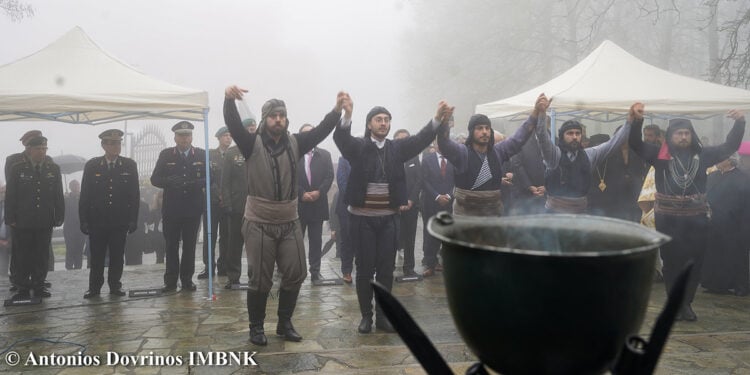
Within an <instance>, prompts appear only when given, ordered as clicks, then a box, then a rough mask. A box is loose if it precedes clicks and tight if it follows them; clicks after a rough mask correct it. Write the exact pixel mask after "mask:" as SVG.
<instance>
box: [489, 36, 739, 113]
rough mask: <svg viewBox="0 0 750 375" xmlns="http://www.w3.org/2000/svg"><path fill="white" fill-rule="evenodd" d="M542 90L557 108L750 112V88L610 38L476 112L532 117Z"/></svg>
mask: <svg viewBox="0 0 750 375" xmlns="http://www.w3.org/2000/svg"><path fill="white" fill-rule="evenodd" d="M540 93H545V94H546V95H547V97H550V98H552V99H553V100H552V104H551V108H553V109H554V110H555V111H556V112H576V111H578V112H584V113H589V114H595V113H615V114H624V113H627V111H628V109H629V108H630V106H631V105H632V104H633V103H634V102H637V101H638V102H642V103H644V104H645V106H646V112H647V113H648V114H651V115H689V114H690V115H696V114H704V115H705V114H718V113H724V112H726V111H728V110H730V109H732V108H737V109H742V110H750V91H748V90H742V89H739V88H734V87H728V86H722V85H719V84H715V83H711V82H706V81H701V80H698V79H695V78H690V77H685V76H681V75H679V74H675V73H672V72H669V71H666V70H663V69H659V68H657V67H655V66H653V65H649V64H647V63H645V62H643V61H641V60H639V59H637V58H636V57H635V56H633V55H631V54H629V53H628V52H626V51H625V50H623V49H622V48H620V47H619V46H617V45H616V44H614V43H612V42H611V41H608V40H606V41H604V42H603V43H602V44H601V45H600V46H599V47H597V48H596V49H595V50H594V51H593V52H591V54H589V55H588V56H587V57H586V58H585V59H583V60H582V61H581V62H579V63H578V64H577V65H575V66H573V67H572V68H570V69H569V70H568V71H566V72H565V73H562V74H561V75H559V76H557V77H555V78H554V79H552V80H550V81H548V82H547V83H544V84H542V85H540V86H537V87H535V88H533V89H531V90H528V91H526V92H523V93H521V94H518V95H516V96H513V97H510V98H506V99H502V100H498V101H495V102H491V103H485V104H480V105H478V106H477V107H476V113H483V114H485V115H487V116H488V117H490V118H502V117H517V116H522V115H528V114H529V113H531V110H532V109H533V107H534V103H535V102H536V98H537V96H539V94H540Z"/></svg>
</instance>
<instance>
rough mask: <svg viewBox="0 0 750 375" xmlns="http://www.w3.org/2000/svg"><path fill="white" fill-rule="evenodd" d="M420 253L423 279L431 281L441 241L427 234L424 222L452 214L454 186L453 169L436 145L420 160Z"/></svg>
mask: <svg viewBox="0 0 750 375" xmlns="http://www.w3.org/2000/svg"><path fill="white" fill-rule="evenodd" d="M420 169H421V172H422V223H423V225H424V226H423V230H422V249H423V251H424V258H422V265H423V266H424V271H423V273H422V276H424V277H430V276H433V275H435V271H437V270H440V263H438V258H437V255H438V252H439V251H440V241H439V240H438V239H436V238H435V237H432V236H431V235H430V234H429V233H428V232H427V222H428V221H429V219H430V217H432V216H434V215H435V214H437V213H438V212H440V211H448V212H453V199H454V197H453V188H454V186H455V180H454V174H455V169H454V168H453V164H451V163H450V162H449V161H448V159H446V158H445V157H444V156H443V154H441V153H440V148H439V147H438V145H437V143H435V152H433V153H429V154H427V155H425V157H424V159H422V167H421V168H420Z"/></svg>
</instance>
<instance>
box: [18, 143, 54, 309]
mask: <svg viewBox="0 0 750 375" xmlns="http://www.w3.org/2000/svg"><path fill="white" fill-rule="evenodd" d="M6 204H7V206H6V208H5V223H6V224H8V225H10V227H11V231H12V236H13V241H14V243H15V245H14V246H13V248H12V250H11V251H12V254H11V257H12V258H14V259H15V261H14V262H15V266H16V271H17V273H16V274H15V275H14V282H15V283H16V285H17V286H18V294H17V295H16V297H18V298H27V297H28V296H29V290H33V292H34V295H35V296H38V297H49V296H50V295H51V294H50V292H49V290H47V288H46V287H45V286H44V279H45V277H46V275H47V270H48V263H49V248H50V241H51V239H52V228H53V227H59V226H61V225H62V224H63V220H64V218H65V197H64V195H63V187H62V177H61V175H60V167H59V166H58V165H57V164H55V163H54V162H53V161H52V160H51V159H49V158H48V157H47V138H44V137H42V136H36V137H33V138H31V139H29V141H28V143H27V148H26V152H25V155H24V157H23V159H22V160H21V161H19V162H16V163H14V164H13V165H12V166H11V168H10V171H9V173H8V186H7V191H6Z"/></svg>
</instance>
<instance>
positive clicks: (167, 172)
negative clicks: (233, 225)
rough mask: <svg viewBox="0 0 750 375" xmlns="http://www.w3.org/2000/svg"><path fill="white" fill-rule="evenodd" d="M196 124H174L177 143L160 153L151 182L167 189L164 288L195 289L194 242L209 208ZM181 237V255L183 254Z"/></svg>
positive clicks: (163, 223)
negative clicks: (179, 283) (178, 283)
mask: <svg viewBox="0 0 750 375" xmlns="http://www.w3.org/2000/svg"><path fill="white" fill-rule="evenodd" d="M193 129H194V126H193V124H191V123H190V122H188V121H180V122H178V123H177V124H175V125H174V126H173V127H172V131H173V132H174V133H175V134H174V141H175V143H176V146H175V147H170V148H167V149H164V150H162V151H161V153H160V154H159V159H158V160H157V161H156V167H154V172H153V173H152V174H151V184H152V185H154V186H155V187H158V188H162V189H164V202H163V205H162V220H163V221H162V225H163V231H164V239H165V240H166V271H165V272H164V287H163V288H162V290H163V291H164V292H173V291H175V290H177V279H178V278H179V279H180V282H181V283H182V290H187V291H195V290H196V286H195V284H194V283H193V280H192V279H193V273H195V242H196V240H197V238H198V228H199V227H200V223H201V215H203V212H204V211H205V208H206V198H205V195H206V189H205V185H206V151H204V150H203V149H201V148H198V147H193V145H192V143H193ZM180 240H182V257H180V249H179V246H180Z"/></svg>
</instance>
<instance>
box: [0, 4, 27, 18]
mask: <svg viewBox="0 0 750 375" xmlns="http://www.w3.org/2000/svg"><path fill="white" fill-rule="evenodd" d="M0 9H1V10H2V11H3V13H5V15H6V16H8V17H10V20H11V21H13V22H20V21H21V20H22V19H24V18H25V17H33V16H34V8H33V7H32V6H31V4H26V3H22V2H20V1H18V0H0Z"/></svg>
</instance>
